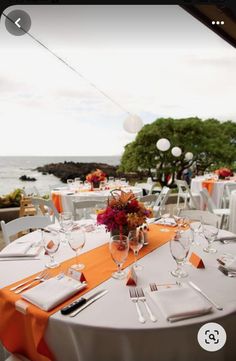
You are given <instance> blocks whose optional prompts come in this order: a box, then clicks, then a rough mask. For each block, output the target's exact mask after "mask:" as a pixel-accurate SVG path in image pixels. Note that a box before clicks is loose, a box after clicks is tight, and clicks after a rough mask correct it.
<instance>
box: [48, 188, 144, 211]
mask: <svg viewBox="0 0 236 361" xmlns="http://www.w3.org/2000/svg"><path fill="white" fill-rule="evenodd" d="M121 189H122V190H123V191H125V192H128V191H132V192H133V193H134V195H135V196H136V197H142V195H143V190H142V188H138V187H123V188H121ZM110 192H111V190H104V191H100V190H98V191H96V190H94V191H78V192H74V191H71V190H69V189H66V188H65V187H63V188H61V189H59V188H57V189H56V190H53V191H52V194H57V195H59V196H60V197H61V205H62V210H63V212H73V202H74V201H102V202H103V201H104V202H105V201H106V200H107V199H108V197H109V195H110Z"/></svg>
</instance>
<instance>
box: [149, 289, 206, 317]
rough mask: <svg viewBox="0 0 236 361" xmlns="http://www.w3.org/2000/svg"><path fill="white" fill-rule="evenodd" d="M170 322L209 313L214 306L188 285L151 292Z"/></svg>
mask: <svg viewBox="0 0 236 361" xmlns="http://www.w3.org/2000/svg"><path fill="white" fill-rule="evenodd" d="M149 294H150V296H151V298H152V299H153V301H154V302H156V303H157V305H158V306H159V308H160V310H161V311H162V313H163V314H164V316H165V317H166V319H167V320H168V321H170V322H175V321H180V320H184V319H187V318H192V317H197V316H201V315H205V314H207V313H209V312H210V311H211V309H212V307H211V306H210V305H209V303H208V302H207V301H206V300H204V298H203V297H201V295H199V294H198V293H197V292H196V291H194V290H193V289H191V288H190V287H188V286H182V287H178V288H168V289H164V290H158V291H152V292H149Z"/></svg>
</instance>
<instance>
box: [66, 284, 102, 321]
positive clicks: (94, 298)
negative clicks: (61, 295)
mask: <svg viewBox="0 0 236 361" xmlns="http://www.w3.org/2000/svg"><path fill="white" fill-rule="evenodd" d="M107 292H108V290H101V291H98V292H96V293H94V294H93V295H92V296H90V297H89V298H87V299H86V303H85V304H84V305H83V306H81V307H80V308H79V309H78V310H75V311H74V312H72V313H71V314H70V315H69V316H70V317H74V316H76V315H77V314H78V313H79V312H81V311H82V310H84V309H85V308H86V307H88V306H89V305H91V304H92V303H93V302H95V301H97V300H99V298H101V297H103V296H105V294H107Z"/></svg>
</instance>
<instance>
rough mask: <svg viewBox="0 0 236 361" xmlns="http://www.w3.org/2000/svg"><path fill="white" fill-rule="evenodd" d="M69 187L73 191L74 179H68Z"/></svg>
mask: <svg viewBox="0 0 236 361" xmlns="http://www.w3.org/2000/svg"><path fill="white" fill-rule="evenodd" d="M66 182H67V185H68V188H69V189H70V190H72V189H73V184H74V179H67V181H66Z"/></svg>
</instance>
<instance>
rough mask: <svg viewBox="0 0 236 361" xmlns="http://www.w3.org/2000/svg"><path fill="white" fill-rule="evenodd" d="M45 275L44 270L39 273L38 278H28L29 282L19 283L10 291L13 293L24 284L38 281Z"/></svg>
mask: <svg viewBox="0 0 236 361" xmlns="http://www.w3.org/2000/svg"><path fill="white" fill-rule="evenodd" d="M45 273H46V270H44V271H42V272H40V273H39V274H38V276H36V277H34V278H30V279H29V280H27V281H24V282H21V283H19V284H18V285H16V286H14V287H12V288H10V291H15V290H16V289H17V288H20V287H23V286H24V285H26V284H27V283H29V282H33V281H36V280H39V279H40V278H41V277H43V276H44V274H45Z"/></svg>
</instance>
